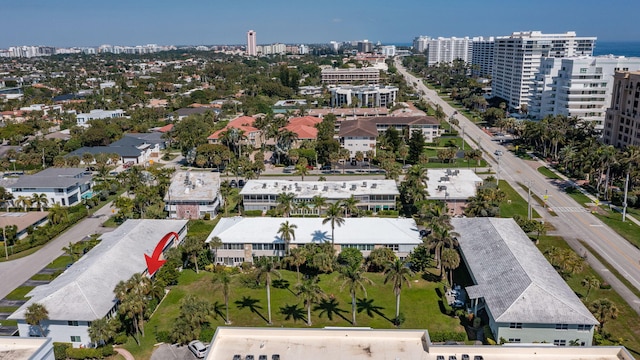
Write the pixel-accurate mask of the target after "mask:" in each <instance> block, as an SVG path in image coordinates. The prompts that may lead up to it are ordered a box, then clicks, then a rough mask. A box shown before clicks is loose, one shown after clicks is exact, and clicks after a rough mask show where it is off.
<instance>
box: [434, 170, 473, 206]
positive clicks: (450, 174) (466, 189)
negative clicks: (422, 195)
mask: <svg viewBox="0 0 640 360" xmlns="http://www.w3.org/2000/svg"><path fill="white" fill-rule="evenodd" d="M427 177H428V178H429V180H427V192H428V193H429V196H428V197H427V198H428V199H430V200H467V199H468V198H470V197H473V196H475V195H476V192H477V189H478V185H481V184H482V179H481V178H480V177H479V176H478V175H476V173H475V172H474V171H473V170H471V169H429V170H427Z"/></svg>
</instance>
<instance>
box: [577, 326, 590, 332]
mask: <svg viewBox="0 0 640 360" xmlns="http://www.w3.org/2000/svg"><path fill="white" fill-rule="evenodd" d="M589 330H591V325H578V331H589Z"/></svg>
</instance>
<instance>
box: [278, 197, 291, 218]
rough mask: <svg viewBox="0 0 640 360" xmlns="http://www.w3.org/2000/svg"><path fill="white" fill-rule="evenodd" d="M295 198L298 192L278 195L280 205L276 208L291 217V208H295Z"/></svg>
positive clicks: (283, 214) (285, 215)
mask: <svg viewBox="0 0 640 360" xmlns="http://www.w3.org/2000/svg"><path fill="white" fill-rule="evenodd" d="M295 198H296V194H294V193H286V192H283V193H280V194H279V195H278V200H277V201H278V205H277V206H276V208H277V209H278V210H280V211H282V216H284V217H289V214H290V213H291V210H293V208H294V203H293V201H294V200H295Z"/></svg>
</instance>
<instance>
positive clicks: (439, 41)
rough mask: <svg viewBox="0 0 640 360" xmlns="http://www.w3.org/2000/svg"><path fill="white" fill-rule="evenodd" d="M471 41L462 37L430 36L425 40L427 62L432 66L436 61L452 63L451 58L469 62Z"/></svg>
mask: <svg viewBox="0 0 640 360" xmlns="http://www.w3.org/2000/svg"><path fill="white" fill-rule="evenodd" d="M472 43H473V41H472V40H471V39H469V38H468V37H464V38H456V37H450V38H443V37H439V38H432V39H429V40H427V64H428V65H429V66H433V65H435V64H437V63H452V62H453V60H458V59H460V60H463V61H464V62H465V63H470V62H471V49H472Z"/></svg>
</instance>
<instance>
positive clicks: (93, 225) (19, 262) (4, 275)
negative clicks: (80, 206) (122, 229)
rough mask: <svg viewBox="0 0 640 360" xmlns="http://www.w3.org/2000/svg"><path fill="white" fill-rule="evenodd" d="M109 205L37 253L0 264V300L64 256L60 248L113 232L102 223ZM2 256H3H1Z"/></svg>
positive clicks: (108, 210) (109, 210)
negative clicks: (93, 235)
mask: <svg viewBox="0 0 640 360" xmlns="http://www.w3.org/2000/svg"><path fill="white" fill-rule="evenodd" d="M111 211H112V208H111V203H108V204H107V205H105V206H103V207H102V208H101V209H100V210H98V211H97V212H96V213H95V214H94V215H93V216H91V217H89V218H85V219H84V220H82V221H81V222H79V223H78V224H76V225H74V226H72V227H71V228H69V229H68V230H67V231H66V232H65V233H63V234H62V235H60V236H58V237H57V238H55V239H53V240H52V241H50V242H49V243H48V244H47V245H45V246H44V247H43V248H41V249H40V250H38V251H37V252H35V253H33V254H31V255H29V256H26V257H23V258H20V259H16V260H11V261H6V262H1V263H0V278H1V279H2V281H0V299H3V298H4V297H5V296H7V294H9V293H10V292H11V291H13V289H15V288H17V287H18V286H20V285H22V284H23V283H24V282H25V281H27V280H29V278H31V277H32V276H33V275H35V274H36V273H38V271H40V270H41V269H42V268H44V267H45V266H47V265H48V264H49V263H50V262H52V261H53V260H55V259H56V258H57V257H58V256H60V255H62V254H64V251H62V248H64V247H66V246H67V245H69V243H70V242H72V243H75V242H78V241H80V240H82V239H83V238H85V237H86V236H88V235H92V234H102V233H105V232H109V231H111V230H113V228H104V227H102V226H101V225H102V223H103V222H104V221H106V220H107V218H108V216H109V215H111ZM3 255H4V254H3Z"/></svg>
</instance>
